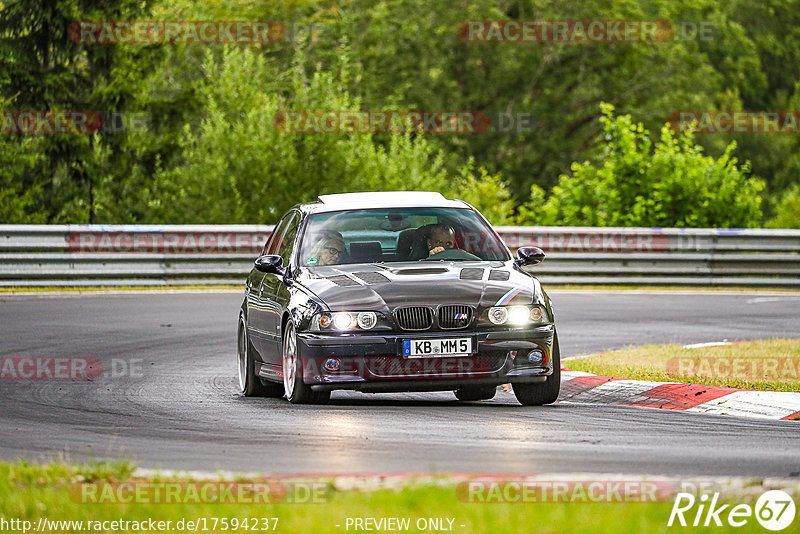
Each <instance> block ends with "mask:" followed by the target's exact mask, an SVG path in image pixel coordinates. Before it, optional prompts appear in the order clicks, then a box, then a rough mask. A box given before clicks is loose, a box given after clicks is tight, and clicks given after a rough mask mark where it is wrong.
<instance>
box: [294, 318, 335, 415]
mask: <svg viewBox="0 0 800 534" xmlns="http://www.w3.org/2000/svg"><path fill="white" fill-rule="evenodd" d="M283 389H284V390H285V391H286V400H288V401H289V402H291V403H292V404H326V403H327V402H328V401H329V400H330V399H331V392H330V391H312V390H311V388H310V387H308V386H307V385H306V383H305V382H303V364H302V362H301V361H300V356H299V354H298V353H297V335H296V334H295V331H294V325H293V324H292V322H291V321H290V322H288V323H287V324H286V330H285V331H284V333H283Z"/></svg>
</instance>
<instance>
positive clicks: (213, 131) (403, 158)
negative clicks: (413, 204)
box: [144, 47, 448, 223]
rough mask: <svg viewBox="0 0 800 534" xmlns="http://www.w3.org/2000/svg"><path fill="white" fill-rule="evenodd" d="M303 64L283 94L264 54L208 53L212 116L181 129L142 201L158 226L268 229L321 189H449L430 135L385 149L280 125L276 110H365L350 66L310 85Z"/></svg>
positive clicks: (319, 75) (355, 138)
mask: <svg viewBox="0 0 800 534" xmlns="http://www.w3.org/2000/svg"><path fill="white" fill-rule="evenodd" d="M302 61H303V60H302V58H298V60H297V66H296V67H295V68H294V69H293V71H292V72H293V78H292V83H293V91H292V92H291V97H284V96H281V95H280V94H278V92H277V91H274V90H269V85H270V80H271V79H272V74H273V71H272V69H270V68H269V66H268V64H267V61H266V60H265V58H264V57H262V56H260V55H258V54H256V53H254V52H252V51H250V50H247V49H242V48H239V47H230V48H226V49H225V50H224V52H223V54H222V57H221V59H220V60H216V59H215V58H214V56H213V54H212V53H210V52H209V53H208V54H207V57H206V60H205V64H204V71H205V72H207V78H206V80H205V82H204V83H203V85H202V86H200V87H199V88H198V92H199V94H200V98H201V100H202V101H203V103H204V108H205V109H206V110H207V114H206V117H205V118H204V119H203V120H202V121H201V122H200V124H199V125H198V126H197V127H193V126H192V125H191V124H187V125H186V126H185V128H184V134H183V141H182V144H181V157H180V158H178V159H177V161H176V164H175V165H174V166H172V167H170V168H164V169H162V170H161V171H160V172H158V173H157V175H156V177H155V186H154V188H153V189H152V190H150V191H149V192H148V194H149V198H146V199H144V201H145V202H146V203H148V205H149V206H150V207H151V214H152V216H153V218H154V219H155V220H157V221H160V222H212V223H234V222H256V221H258V222H262V223H269V222H272V221H275V220H277V218H278V217H279V216H280V214H281V213H282V212H283V211H284V210H285V209H287V208H288V207H289V206H291V205H292V204H295V203H297V202H302V201H309V200H313V199H314V198H315V197H316V196H317V195H318V194H321V193H331V192H347V191H363V190H414V189H432V190H442V191H444V190H448V180H447V175H446V173H445V171H444V169H443V167H442V161H441V156H440V155H439V154H438V152H437V151H435V150H434V149H433V148H432V147H431V145H430V144H429V143H428V142H427V141H426V140H425V138H424V137H417V138H416V139H414V140H412V139H410V137H409V136H404V135H394V136H392V138H391V141H390V144H389V146H388V147H383V146H381V145H379V144H375V143H374V142H373V140H372V135H370V134H345V133H342V134H326V133H312V134H301V133H289V132H284V131H281V130H280V129H279V128H277V127H276V125H275V117H276V115H277V114H278V113H279V112H286V111H292V110H301V111H309V110H312V111H313V110H358V109H359V102H358V100H357V99H352V98H351V97H350V96H349V95H348V92H347V86H346V84H347V81H348V80H347V72H346V69H343V70H342V71H341V73H340V77H339V78H335V77H334V76H333V74H331V73H324V72H316V73H314V74H313V75H312V76H311V78H310V79H307V78H306V77H305V72H304V71H303V69H302V68H301V65H302ZM265 87H266V88H268V89H267V90H265Z"/></svg>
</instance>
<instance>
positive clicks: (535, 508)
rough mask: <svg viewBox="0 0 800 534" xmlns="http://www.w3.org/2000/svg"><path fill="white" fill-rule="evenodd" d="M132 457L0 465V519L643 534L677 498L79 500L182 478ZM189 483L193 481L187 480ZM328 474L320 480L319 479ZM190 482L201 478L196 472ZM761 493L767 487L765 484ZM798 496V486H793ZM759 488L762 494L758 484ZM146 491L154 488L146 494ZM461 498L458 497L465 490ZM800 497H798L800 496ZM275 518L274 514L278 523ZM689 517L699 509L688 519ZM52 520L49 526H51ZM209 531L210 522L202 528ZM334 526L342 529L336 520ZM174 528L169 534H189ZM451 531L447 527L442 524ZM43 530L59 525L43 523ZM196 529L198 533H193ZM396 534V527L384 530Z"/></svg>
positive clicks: (659, 528)
mask: <svg viewBox="0 0 800 534" xmlns="http://www.w3.org/2000/svg"><path fill="white" fill-rule="evenodd" d="M132 473H133V470H132V467H131V465H130V464H125V463H120V464H104V463H98V464H86V465H72V464H64V463H54V464H46V465H36V464H30V463H27V462H24V461H23V462H21V463H16V464H15V463H0V518H2V519H4V520H6V521H8V520H14V519H16V520H22V521H30V522H31V524H32V525H33V530H36V525H37V524H38V521H39V520H40V518H46V519H47V520H48V521H83V522H84V523H83V524H82V528H83V530H84V531H86V530H90V529H87V528H86V526H87V523H86V522H87V521H91V522H97V521H100V522H105V521H109V522H110V521H115V520H125V521H147V520H150V519H152V520H154V521H165V522H166V521H171V522H172V523H171V525H176V524H177V523H178V521H180V520H181V519H183V520H184V524H185V522H186V521H198V520H202V519H203V518H205V522H204V523H200V524H199V528H198V529H197V531H198V532H225V531H228V532H232V531H236V532H248V531H251V532H252V531H253V530H258V531H262V532H263V531H266V530H267V529H264V528H263V527H264V525H265V523H263V522H262V521H260V519H261V518H267V519H268V523H266V524H267V525H269V527H270V528H269V529H268V530H270V531H271V530H273V529H272V526H276V527H277V528H275V529H274V530H275V531H277V532H348V531H350V532H352V531H354V530H355V529H354V528H353V527H352V526H351V527H350V528H349V529H348V528H346V525H347V518H375V519H378V520H379V519H380V518H392V517H393V518H409V520H410V524H411V528H408V529H407V530H408V531H411V532H415V531H416V532H419V531H424V530H433V529H419V528H417V521H418V520H420V519H423V520H425V521H426V522H427V520H428V519H429V518H435V519H444V523H443V524H444V525H446V526H449V525H450V523H448V521H447V520H448V519H452V520H453V521H452V528H451V530H452V531H453V532H464V533H484V532H538V533H544V534H549V533H553V534H556V533H558V534H560V533H563V532H581V533H588V534H591V533H608V534H626V533H631V534H640V533H642V532H647V533H659V532H667V531H668V530H674V529H675V527H673V528H672V529H668V527H667V520H668V518H669V515H670V511H671V509H672V502H673V497H674V495H673V494H672V493H671V492H670V493H669V495H668V496H666V497H665V498H663V500H662V501H661V502H647V503H640V502H636V503H632V502H628V503H619V502H617V503H586V502H577V503H576V502H571V503H568V502H559V503H549V504H548V503H524V504H522V503H513V504H511V503H502V504H498V503H492V504H486V503H470V502H465V499H464V497H463V495H464V493H463V492H461V493H459V492H458V491H457V490H456V487H457V486H456V484H455V483H453V484H450V485H448V484H447V479H446V478H443V480H444V481H445V483H444V484H441V483H439V484H434V483H428V484H427V485H416V486H414V485H405V486H402V487H399V488H398V489H380V490H375V491H363V490H337V489H335V487H334V486H335V485H334V484H332V483H330V482H329V483H328V486H327V487H328V492H327V493H326V499H325V502H319V503H314V504H308V503H297V504H289V503H280V504H241V503H232V504H229V503H225V504H219V503H215V504H209V503H203V504H189V503H186V502H182V503H180V504H157V503H146V502H141V501H142V500H144V499H142V500H138V501H137V502H127V503H124V504H93V503H90V504H87V503H85V502H83V498H82V497H79V495H81V490H80V489H78V490H77V491H76V489H75V488H76V487H81V486H82V485H84V484H93V485H103V484H106V483H108V484H112V485H113V484H117V486H116V487H119V483H122V482H126V481H129V482H130V481H136V482H139V483H149V484H151V485H153V484H154V483H156V482H165V481H177V480H181V479H179V478H170V479H164V478H161V477H158V476H155V477H150V478H148V479H134V478H132ZM183 480H184V481H186V480H187V479H183ZM318 480H322V479H318ZM194 482H197V480H196V479H195V480H194ZM761 491H763V490H761ZM791 491H792V492H793V493H794V494H795V495H797V494H798V491H797V490H796V488H795V489H793V490H791ZM759 493H760V491H759ZM149 495H152V493H150V494H149ZM459 496H461V497H459ZM756 497H757V495H756V496H754V495H753V494H752V493H750V494H741V495H739V496H736V495H730V494H723V502H731V503H740V502H751V504H752V501H754V500H755V498H756ZM795 498H796V497H795ZM215 518H216V524H217V527H216V528H215V529H212V528H211V527H212V521H214V520H215ZM222 518H225V519H226V520H227V524H228V528H225V527H223V524H224V523H223V522H222V521H221V519H222ZM251 518H257V519H259V521H258V522H257V524H258V527H257V528H256V529H253V528H248V529H244V528H241V523H240V525H239V528H231V526H232V525H233V519H236V520H238V521H239V522H241V521H242V520H244V519H248V527H249V526H250V524H251V523H252V521H250V519H251ZM272 518H278V522H277V525H275V524H274V520H273V519H272ZM692 518H693V516H692ZM48 524H50V523H48ZM203 525H204V526H205V528H204V526H203ZM337 525H338V526H337ZM57 530H58V531H59V532H72V531H79V530H80V529H79V528H77V526H76V525H72V526H62V527H61V528H59V529H57ZM91 530H93V531H103V532H126V531H138V530H137V529H134V528H131V527H130V526H128V528H127V529H122V528H118V529H114V527H113V526H111V525H110V524H109V525H108V526H107V527H105V528H102V527H101V528H100V529H99V530H97V529H91ZM187 530H192V529H188V528H184V529H183V530H181V529H178V528H175V527H172V528H167V529H165V530H163V531H165V532H185V531H187ZM445 530H447V529H445ZM679 530H682V531H686V530H688V531H691V532H718V531H719V530H720V529H719V527H714V526H711V527H707V528H702V527H701V528H691V527H690V528H679ZM40 531H41V532H47V531H55V529H52V528H51V529H47V530H44V529H42V530H40ZM192 531H193V530H192ZM384 531H388V532H392V531H394V530H384ZM736 531H737V532H763V529H762V528H761V527H760V525H759V524H758V523H757V522H756V521H755V519H754V518H751V519H750V521H749V522H748V523H747V525H745V526H744V527H742V528H737V529H736Z"/></svg>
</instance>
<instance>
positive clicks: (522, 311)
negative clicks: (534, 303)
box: [508, 306, 531, 325]
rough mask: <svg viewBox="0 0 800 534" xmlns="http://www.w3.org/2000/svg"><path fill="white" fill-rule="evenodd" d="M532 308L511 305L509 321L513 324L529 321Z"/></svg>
mask: <svg viewBox="0 0 800 534" xmlns="http://www.w3.org/2000/svg"><path fill="white" fill-rule="evenodd" d="M530 315H531V310H530V308H528V307H527V306H511V307H510V308H509V309H508V321H509V322H510V323H511V324H515V325H523V324H525V323H527V322H528V319H529V318H530Z"/></svg>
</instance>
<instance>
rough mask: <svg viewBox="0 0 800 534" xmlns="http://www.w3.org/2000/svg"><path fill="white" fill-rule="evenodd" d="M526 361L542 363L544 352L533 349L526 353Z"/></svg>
mask: <svg viewBox="0 0 800 534" xmlns="http://www.w3.org/2000/svg"><path fill="white" fill-rule="evenodd" d="M528 361H529V362H530V363H532V364H534V365H543V364H544V362H545V355H544V352H543V351H541V350H539V349H534V350H532V351H530V352H529V353H528Z"/></svg>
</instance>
